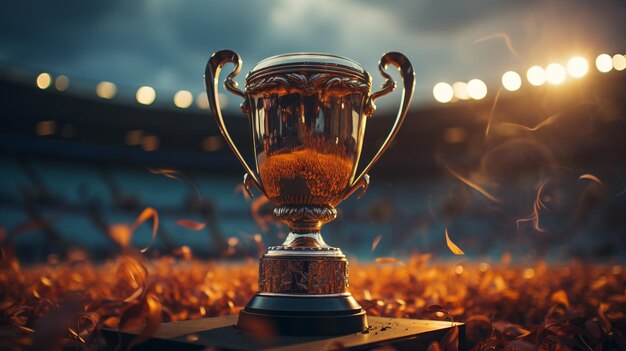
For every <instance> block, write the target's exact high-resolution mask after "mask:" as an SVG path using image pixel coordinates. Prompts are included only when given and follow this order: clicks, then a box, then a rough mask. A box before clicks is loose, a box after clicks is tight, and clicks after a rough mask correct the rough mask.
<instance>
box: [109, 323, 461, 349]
mask: <svg viewBox="0 0 626 351" xmlns="http://www.w3.org/2000/svg"><path fill="white" fill-rule="evenodd" d="M368 321H369V325H370V327H369V328H368V330H366V331H365V332H360V333H354V334H348V335H341V336H275V335H261V334H254V333H250V332H244V331H241V330H239V329H237V328H235V324H236V322H237V316H235V315H233V316H227V317H217V318H204V319H198V320H190V321H183V322H174V323H163V324H161V326H160V328H159V330H158V331H157V333H156V335H154V337H153V338H151V339H150V340H148V341H146V342H145V343H143V344H140V345H137V346H135V347H133V349H132V350H133V351H141V350H155V351H158V350H168V351H169V350H180V351H187V350H214V349H215V350H224V351H227V350H231V351H240V350H265V351H270V350H271V351H296V350H298V351H307V350H315V351H318V350H369V349H373V348H376V347H381V346H385V345H389V346H393V347H394V349H395V350H398V351H402V350H426V348H427V347H428V345H429V344H430V343H431V342H433V341H440V340H441V339H442V338H443V337H444V335H446V333H447V332H448V331H449V330H450V329H451V328H452V323H450V322H442V321H429V320H418V319H400V318H383V317H373V316H369V317H368ZM454 325H456V326H458V327H459V350H465V324H463V323H455V324H454ZM102 333H103V335H104V337H105V338H106V340H107V343H108V347H109V349H110V350H125V349H126V346H127V345H128V344H129V343H130V341H131V340H132V338H133V337H134V336H135V334H133V333H119V332H118V331H116V330H110V329H108V330H103V331H102ZM120 346H121V347H120Z"/></svg>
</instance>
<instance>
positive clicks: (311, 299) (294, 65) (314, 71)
mask: <svg viewBox="0 0 626 351" xmlns="http://www.w3.org/2000/svg"><path fill="white" fill-rule="evenodd" d="M227 63H232V64H234V69H233V71H232V72H231V73H230V74H229V75H228V76H227V77H226V80H225V81H224V86H225V88H226V90H228V91H230V92H231V93H233V94H235V95H239V96H241V97H242V98H243V99H244V101H243V103H242V104H241V109H242V111H243V112H244V114H246V115H247V116H248V118H249V120H250V127H251V129H252V136H253V142H254V150H255V161H256V167H254V168H253V167H250V165H249V164H248V163H247V162H246V161H245V160H244V158H243V157H242V155H241V153H240V152H239V150H238V149H237V146H236V145H235V143H234V142H233V141H232V139H231V137H230V135H229V133H228V130H227V129H226V125H225V123H224V118H223V116H222V112H221V109H220V105H219V99H218V84H219V73H220V71H221V69H222V67H223V66H224V65H225V64H227ZM389 64H392V65H394V66H396V67H397V68H398V70H399V71H400V75H401V77H402V80H403V88H404V90H403V94H402V100H401V102H400V109H399V111H398V114H397V116H396V120H395V123H394V124H393V127H392V128H391V131H390V133H389V135H388V136H387V138H386V139H385V141H384V142H383V144H382V146H381V147H380V149H379V150H378V152H377V153H376V154H375V155H374V157H373V159H372V160H371V161H370V162H369V163H368V164H367V166H365V168H363V170H362V171H361V172H359V173H358V174H357V166H358V164H359V157H360V155H361V148H362V144H363V136H364V134H365V124H366V122H367V118H369V117H370V116H371V115H372V114H373V113H374V110H375V105H374V101H375V100H376V99H377V98H379V97H381V96H383V95H386V94H388V93H390V92H391V91H392V90H393V89H394V88H395V82H394V81H393V79H392V78H391V77H390V76H389V75H388V74H387V73H386V72H385V70H386V69H387V66H388V65H389ZM241 65H242V61H241V59H240V58H239V55H237V53H235V52H233V51H230V50H222V51H218V52H216V53H214V54H213V55H212V56H211V58H210V59H209V62H208V63H207V66H206V71H205V83H206V89H207V93H208V99H209V104H210V106H211V111H212V113H213V117H214V118H215V120H216V121H217V124H218V126H219V129H220V131H221V132H222V135H223V136H224V139H226V142H227V143H228V145H229V146H230V148H231V149H232V150H233V152H234V153H235V155H236V156H237V158H238V159H239V161H240V162H241V164H242V165H243V167H244V169H245V172H246V173H245V175H244V180H243V183H244V187H245V189H246V191H248V192H250V186H251V185H252V186H254V187H256V188H257V189H258V190H259V191H260V192H261V193H263V194H264V195H265V196H267V198H268V199H270V200H271V201H272V203H273V204H274V205H275V209H274V216H275V217H276V218H277V219H279V220H281V221H282V222H284V223H286V224H287V225H288V226H289V228H290V230H291V232H290V233H289V235H288V236H287V238H286V240H285V242H283V243H282V245H280V246H272V247H269V248H268V250H267V252H266V253H265V254H264V255H263V257H262V258H261V260H260V264H259V292H258V293H257V294H256V295H255V296H254V297H253V298H252V299H251V300H250V302H249V303H248V305H246V307H245V308H244V309H243V310H242V311H241V312H240V314H239V318H238V321H237V327H238V328H240V329H242V330H246V331H253V332H265V333H274V334H280V335H333V334H349V333H355V332H360V331H363V330H364V329H366V328H367V327H368V323H367V317H366V314H365V311H363V309H362V308H361V306H359V304H358V303H357V302H356V300H355V299H354V298H353V297H352V295H351V294H350V293H349V292H348V291H347V287H348V261H347V260H346V257H345V256H344V255H343V253H342V252H341V250H340V249H338V248H335V247H331V246H329V245H327V244H326V243H325V242H324V240H323V239H322V235H321V234H320V229H321V227H322V226H323V225H324V224H325V223H327V222H330V221H332V220H334V219H335V218H336V217H337V211H336V209H335V207H336V206H337V205H339V203H340V202H341V201H342V200H344V199H346V198H347V197H349V196H350V195H352V194H353V193H354V192H355V191H356V190H359V189H361V195H362V194H363V193H364V192H365V190H366V189H367V186H368V184H369V176H368V175H367V173H368V172H369V170H370V169H371V168H372V166H373V165H374V163H376V161H377V160H378V159H379V158H380V156H381V155H382V154H383V152H384V151H385V150H386V149H387V147H389V144H390V143H391V140H392V139H393V138H394V137H395V135H396V134H397V132H398V130H399V128H400V125H401V124H402V122H403V120H404V118H405V116H406V113H407V110H408V108H409V105H410V102H411V98H412V96H413V89H414V87H415V74H414V72H413V67H412V66H411V63H410V62H409V60H408V59H407V58H406V57H405V56H404V55H402V54H400V53H397V52H389V53H386V54H385V55H383V57H382V58H381V60H380V63H379V70H380V73H381V75H382V76H383V77H384V78H385V79H386V81H385V83H384V84H383V85H382V89H381V90H380V91H377V92H374V93H371V85H372V79H371V77H370V75H369V74H368V73H367V72H366V71H365V70H364V69H363V68H362V67H361V66H360V65H359V64H358V63H356V62H355V61H352V60H350V59H347V58H344V57H340V56H334V55H327V54H316V53H295V54H286V55H279V56H273V57H270V58H267V59H265V60H263V61H261V62H259V63H258V64H257V65H256V66H255V67H254V68H253V69H252V71H251V72H250V73H248V75H247V76H246V86H245V91H242V90H240V89H238V88H237V83H236V82H235V81H234V80H233V79H234V78H235V76H236V75H237V74H238V73H239V71H240V70H241Z"/></svg>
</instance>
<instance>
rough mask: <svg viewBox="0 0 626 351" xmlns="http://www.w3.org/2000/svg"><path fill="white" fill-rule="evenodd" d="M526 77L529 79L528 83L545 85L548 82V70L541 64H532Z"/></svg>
mask: <svg viewBox="0 0 626 351" xmlns="http://www.w3.org/2000/svg"><path fill="white" fill-rule="evenodd" d="M526 79H528V83H530V84H531V85H534V86H540V85H543V83H545V82H546V71H544V70H543V68H541V67H539V66H532V67H531V68H529V69H528V71H527V72H526Z"/></svg>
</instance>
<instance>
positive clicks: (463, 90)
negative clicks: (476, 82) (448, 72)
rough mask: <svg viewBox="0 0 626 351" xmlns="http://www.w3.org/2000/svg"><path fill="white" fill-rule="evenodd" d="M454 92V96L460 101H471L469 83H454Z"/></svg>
mask: <svg viewBox="0 0 626 351" xmlns="http://www.w3.org/2000/svg"><path fill="white" fill-rule="evenodd" d="M452 91H454V96H455V97H456V98H457V99H459V100H469V99H470V96H469V94H468V92H467V83H465V82H454V83H453V84H452Z"/></svg>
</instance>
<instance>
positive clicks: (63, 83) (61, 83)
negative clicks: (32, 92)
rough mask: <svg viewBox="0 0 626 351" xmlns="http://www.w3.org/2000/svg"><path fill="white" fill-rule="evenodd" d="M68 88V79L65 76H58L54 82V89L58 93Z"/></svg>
mask: <svg viewBox="0 0 626 351" xmlns="http://www.w3.org/2000/svg"><path fill="white" fill-rule="evenodd" d="M69 86H70V79H69V78H68V77H67V76H64V75H60V76H58V77H57V78H56V79H55V80H54V87H55V88H56V89H57V90H58V91H65V90H67V88H68V87H69Z"/></svg>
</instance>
